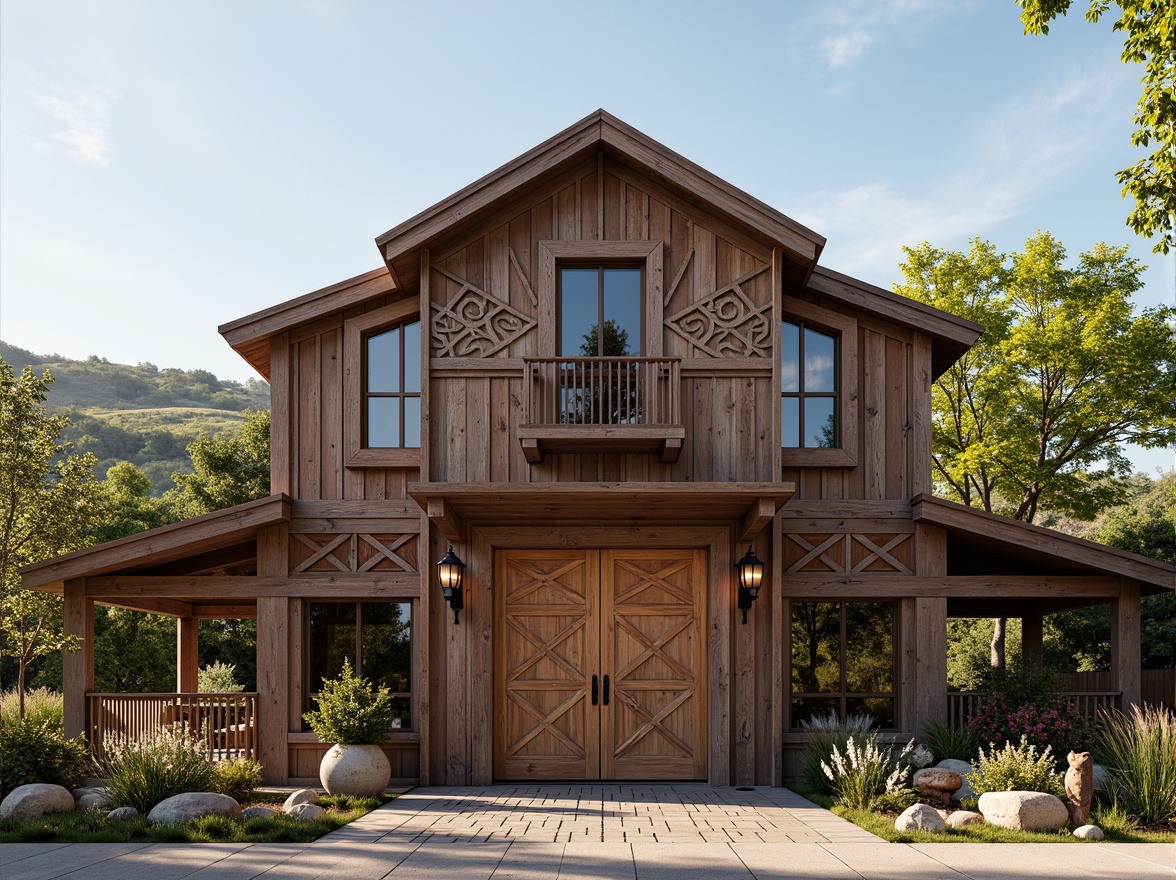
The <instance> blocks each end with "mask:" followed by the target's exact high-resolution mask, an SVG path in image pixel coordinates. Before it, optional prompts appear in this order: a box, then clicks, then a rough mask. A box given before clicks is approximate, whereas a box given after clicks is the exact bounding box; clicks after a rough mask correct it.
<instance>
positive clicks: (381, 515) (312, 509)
mask: <svg viewBox="0 0 1176 880" xmlns="http://www.w3.org/2000/svg"><path fill="white" fill-rule="evenodd" d="M420 515H421V509H420V508H419V507H418V506H417V505H416V503H415V502H414V501H411V500H409V499H407V498H390V499H388V500H387V501H383V500H374V501H361V500H354V501H295V502H294V504H293V506H292V508H291V517H290V519H291V524H290V525H291V529H294V528H295V527H296V523H297V522H298V521H299V520H310V519H402V518H403V519H418V520H419V518H420Z"/></svg>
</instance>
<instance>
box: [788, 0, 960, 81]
mask: <svg viewBox="0 0 1176 880" xmlns="http://www.w3.org/2000/svg"><path fill="white" fill-rule="evenodd" d="M959 7H960V3H959V2H958V0H957V2H954V3H953V2H951V0H889V2H879V0H848V2H843V3H829V2H825V3H823V4H822V5H821V6H820V7H819V12H818V13H817V17H816V18H815V20H814V21H813V22H812V23H811V25H812V27H813V29H814V30H815V31H816V32H817V33H818V34H820V33H826V34H827V35H826V36H824V37H818V38H817V39H815V40H814V41H813V42H814V43H815V44H816V45H817V46H818V47H819V48H820V51H821V55H823V56H824V58H825V61H826V63H827V64H828V65H829V66H830V67H832V68H838V67H848V66H850V65H852V64H853V63H854V62H855V61H857V60H858V59H859V58H860V57H861V56H862V55H863V54H865V51H866V49H867V48H868V47H869V46H870V45H871V44H873V43H876V42H879V38H880V37H883V36H886V32H887V31H889V30H891V29H894V28H898V27H908V26H909V19H911V18H912V17H916V18H923V19H925V18H928V17H930V16H932V15H935V14H938V13H940V12H944V11H948V10H956V11H958V9H959Z"/></svg>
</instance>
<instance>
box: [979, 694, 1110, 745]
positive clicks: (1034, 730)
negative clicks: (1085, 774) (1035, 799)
mask: <svg viewBox="0 0 1176 880" xmlns="http://www.w3.org/2000/svg"><path fill="white" fill-rule="evenodd" d="M968 724H969V725H970V726H971V727H973V728H974V729H975V730H976V732H977V733H978V734H979V735H980V738H981V740H982V741H983V742H987V743H1001V742H1017V741H1018V740H1020V739H1021V738H1024V739H1025V740H1026V742H1028V743H1029V744H1031V745H1034V746H1037V748H1038V749H1042V750H1044V749H1045V748H1046V747H1047V746H1053V747H1054V751H1055V754H1065V753H1066V752H1068V751H1070V750H1071V749H1076V748H1080V747H1081V745H1082V743H1083V742H1084V741H1085V739H1086V736H1087V733H1088V727H1087V724H1086V720H1085V719H1084V718H1082V716H1081V715H1079V714H1078V713H1077V712H1075V711H1074V710H1073V709H1072V708H1071V707H1070V705H1069V702H1068V701H1067V700H1066V697H1065V696H1064V695H1062V694H1056V695H1051V696H1049V697H1046V698H1039V700H1038V701H1037V702H1034V703H1022V702H1019V701H1015V700H1013V699H1011V698H1010V697H1008V696H1007V695H1005V694H1004V693H1002V692H1000V691H993V692H992V693H991V694H988V695H987V696H984V697H981V698H980V700H979V701H978V702H977V704H976V711H975V713H974V714H972V715H970V716H969V717H968Z"/></svg>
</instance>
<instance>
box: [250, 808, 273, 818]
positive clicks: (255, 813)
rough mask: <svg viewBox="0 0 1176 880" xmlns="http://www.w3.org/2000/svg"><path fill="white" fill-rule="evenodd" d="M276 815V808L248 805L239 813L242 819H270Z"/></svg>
mask: <svg viewBox="0 0 1176 880" xmlns="http://www.w3.org/2000/svg"><path fill="white" fill-rule="evenodd" d="M276 815H277V811H276V810H271V809H270V808H269V807H248V808H247V809H246V810H245V811H244V812H243V813H241V818H242V819H270V818H273V817H274V816H276Z"/></svg>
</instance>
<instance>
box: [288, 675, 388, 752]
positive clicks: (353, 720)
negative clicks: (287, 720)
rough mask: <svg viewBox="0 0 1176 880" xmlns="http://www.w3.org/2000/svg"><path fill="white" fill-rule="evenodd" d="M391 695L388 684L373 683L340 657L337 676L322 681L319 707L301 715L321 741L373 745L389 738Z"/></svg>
mask: <svg viewBox="0 0 1176 880" xmlns="http://www.w3.org/2000/svg"><path fill="white" fill-rule="evenodd" d="M392 716H393V708H392V695H391V692H390V691H389V690H388V688H386V687H384V686H383V685H381V686H380V687H378V688H377V687H374V686H373V685H372V683H371V682H370V681H368V680H367V679H366V678H364V677H363V676H362V675H356V674H355V673H354V672H352V670H351V663H350V662H349V661H347V660H344V661H343V670H342V671H341V672H340V674H339V677H338V678H335V679H326V680H324V681H323V687H322V690H321V691H320V692H319V696H318V709H316V710H315V711H313V712H307V713H306V714H305V715H303V716H302V717H303V718H305V719H306V723H307V724H309V725H310V729H311V730H313V731H314V732H315V735H316V736H317V737H318V738H319V739H320V740H321V741H323V742H330V743H340V744H342V745H373V744H375V743H382V742H383V741H384V740H385V739H387V738H388V728H389V727H391V726H392Z"/></svg>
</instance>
